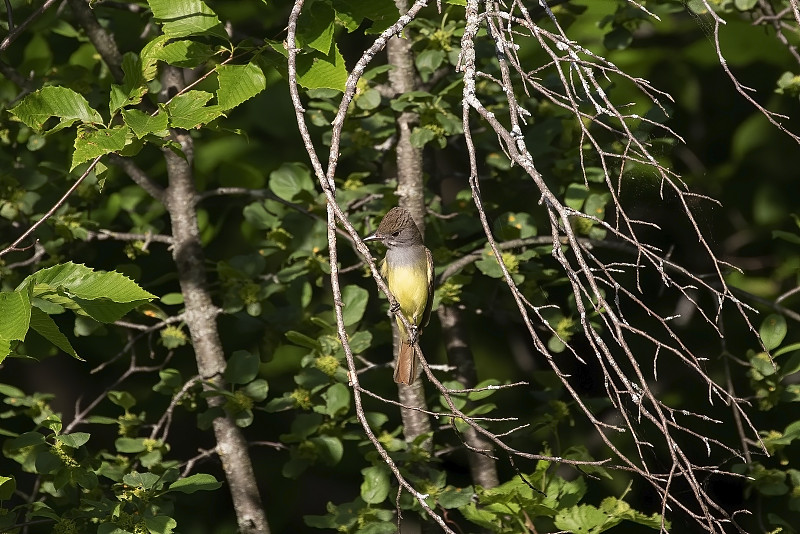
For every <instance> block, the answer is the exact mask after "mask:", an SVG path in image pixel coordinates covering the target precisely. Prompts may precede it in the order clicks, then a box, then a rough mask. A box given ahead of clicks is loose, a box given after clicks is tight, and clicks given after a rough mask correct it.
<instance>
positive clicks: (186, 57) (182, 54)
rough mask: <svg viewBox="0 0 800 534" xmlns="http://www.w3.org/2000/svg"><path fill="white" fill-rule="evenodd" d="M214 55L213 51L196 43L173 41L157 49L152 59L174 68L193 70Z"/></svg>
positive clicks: (203, 44) (204, 45)
mask: <svg viewBox="0 0 800 534" xmlns="http://www.w3.org/2000/svg"><path fill="white" fill-rule="evenodd" d="M213 55H214V50H213V49H212V48H211V47H210V46H208V45H207V44H205V43H199V42H197V41H189V40H183V41H173V42H171V43H168V44H166V45H164V46H163V47H159V49H158V50H156V51H155V53H154V57H156V58H158V59H159V60H161V61H163V62H164V63H168V64H170V65H175V66H176V67H183V68H194V67H198V66H200V65H202V64H203V63H205V62H206V61H208V60H209V59H210V58H211V57H212V56H213Z"/></svg>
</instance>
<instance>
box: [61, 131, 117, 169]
mask: <svg viewBox="0 0 800 534" xmlns="http://www.w3.org/2000/svg"><path fill="white" fill-rule="evenodd" d="M128 132H130V129H129V128H128V127H127V126H125V125H120V126H115V127H113V128H100V129H97V128H94V127H92V126H82V127H80V128H78V135H77V136H76V137H75V152H73V154H72V165H70V168H69V170H70V171H72V170H74V169H75V167H77V166H78V165H80V164H81V163H83V162H85V161H89V160H92V159H94V158H96V157H97V156H102V155H103V154H108V153H110V152H118V151H120V150H122V149H123V148H125V140H126V138H127V136H128Z"/></svg>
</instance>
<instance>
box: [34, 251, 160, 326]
mask: <svg viewBox="0 0 800 534" xmlns="http://www.w3.org/2000/svg"><path fill="white" fill-rule="evenodd" d="M28 285H33V294H34V296H37V297H40V298H42V299H44V300H49V301H52V302H56V303H58V304H60V305H62V306H64V307H67V308H70V309H74V310H76V311H81V312H83V313H85V314H86V315H89V316H90V317H92V318H93V319H95V320H97V321H100V322H104V323H110V322H114V321H116V320H118V319H119V318H120V317H122V316H123V315H125V314H126V313H128V312H129V311H130V310H132V309H133V308H135V307H136V306H138V305H139V304H142V303H144V302H147V301H150V300H152V299H154V298H156V297H155V295H153V294H151V293H149V292H147V291H145V290H144V289H142V288H141V287H139V286H138V285H137V284H136V283H135V282H134V281H133V280H131V279H130V278H128V277H126V276H124V275H122V274H120V273H117V272H115V271H95V270H94V269H91V268H89V267H86V266H85V265H78V264H75V263H72V262H68V263H62V264H59V265H55V266H53V267H50V268H47V269H42V270H41V271H38V272H36V273H34V274H32V275H30V276H28V277H27V278H26V279H25V280H23V281H22V283H21V284H20V286H19V287H20V288H23V287H27V286H28Z"/></svg>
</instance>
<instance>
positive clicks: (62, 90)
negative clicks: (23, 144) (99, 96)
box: [9, 87, 103, 132]
mask: <svg viewBox="0 0 800 534" xmlns="http://www.w3.org/2000/svg"><path fill="white" fill-rule="evenodd" d="M9 113H11V114H12V115H14V116H15V117H17V118H18V119H19V120H21V121H22V122H24V123H25V124H26V125H28V126H29V127H31V128H33V129H34V130H36V131H37V132H41V131H42V128H43V127H44V124H45V122H47V120H48V119H49V118H50V117H57V118H58V119H59V124H58V126H57V127H56V128H54V129H53V131H54V130H60V129H61V128H65V127H67V126H71V125H72V124H73V123H75V121H81V122H84V123H92V124H100V123H102V122H103V118H102V117H101V116H100V114H99V113H98V112H97V111H95V110H94V109H92V107H91V106H89V103H88V102H87V101H86V99H85V98H83V97H82V96H81V95H79V94H78V93H76V92H75V91H73V90H72V89H68V88H66V87H43V88H42V89H39V90H38V91H34V92H33V93H31V94H29V95H27V96H26V97H25V98H23V99H22V101H21V102H20V103H19V104H17V105H16V106H14V107H13V108H11V109H10V110H9Z"/></svg>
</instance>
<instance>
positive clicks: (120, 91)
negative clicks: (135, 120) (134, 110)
mask: <svg viewBox="0 0 800 534" xmlns="http://www.w3.org/2000/svg"><path fill="white" fill-rule="evenodd" d="M122 71H123V73H124V76H123V84H122V85H116V84H112V85H111V95H110V99H109V104H108V107H109V111H110V112H111V114H112V115H114V113H115V112H116V111H117V110H118V109H120V108H122V107H123V106H129V105H136V104H138V103H139V102H141V101H142V96H144V95H145V94H146V93H147V86H146V85H145V84H146V83H147V81H148V80H146V79H145V77H144V74H143V72H142V61H141V59H140V58H139V56H138V55H136V54H134V53H132V52H127V53H126V54H125V55H124V56H123V57H122Z"/></svg>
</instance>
